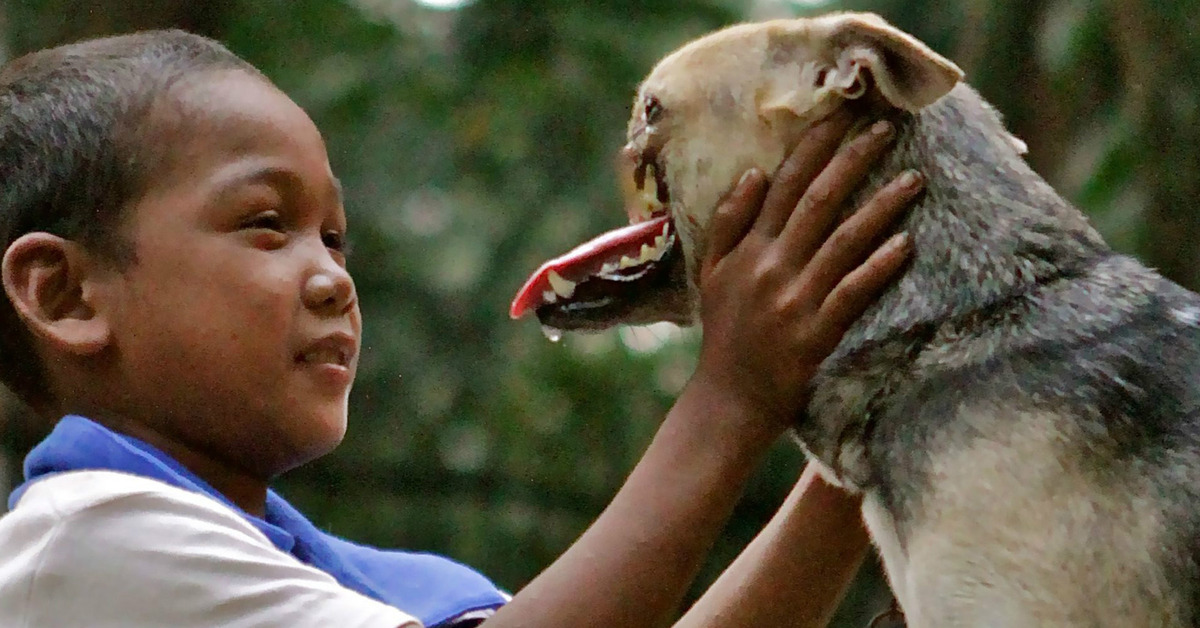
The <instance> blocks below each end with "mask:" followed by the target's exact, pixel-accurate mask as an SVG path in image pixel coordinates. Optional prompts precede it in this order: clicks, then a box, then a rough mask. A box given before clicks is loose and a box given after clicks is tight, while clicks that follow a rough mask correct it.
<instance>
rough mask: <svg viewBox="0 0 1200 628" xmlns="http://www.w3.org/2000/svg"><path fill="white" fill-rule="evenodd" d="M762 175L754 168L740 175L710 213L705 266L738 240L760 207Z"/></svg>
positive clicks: (764, 180) (727, 251) (764, 178)
mask: <svg viewBox="0 0 1200 628" xmlns="http://www.w3.org/2000/svg"><path fill="white" fill-rule="evenodd" d="M765 194H766V177H764V176H763V173H762V171H761V170H759V169H758V168H751V169H750V170H747V171H746V174H744V175H742V178H741V180H739V181H738V184H737V186H735V187H734V188H733V192H731V193H730V194H729V196H728V197H727V198H726V199H725V200H723V201H722V202H721V203H720V204H719V205H717V209H716V210H715V211H714V212H713V216H712V219H711V220H710V221H709V224H708V237H707V241H708V246H707V248H706V250H705V252H704V257H705V259H706V260H707V264H706V265H707V266H711V265H713V264H716V263H717V262H718V261H720V259H721V258H723V257H725V256H726V255H728V254H729V252H730V251H732V250H733V249H734V247H736V246H737V245H738V243H739V242H741V241H742V238H743V237H745V235H746V233H747V232H748V231H749V230H750V226H751V225H752V224H754V219H755V217H756V216H758V213H759V208H761V207H762V200H763V196H764V195H765Z"/></svg>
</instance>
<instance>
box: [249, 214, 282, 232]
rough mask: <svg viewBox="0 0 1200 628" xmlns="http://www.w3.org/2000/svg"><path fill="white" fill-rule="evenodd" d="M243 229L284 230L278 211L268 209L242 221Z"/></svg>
mask: <svg viewBox="0 0 1200 628" xmlns="http://www.w3.org/2000/svg"><path fill="white" fill-rule="evenodd" d="M242 228H243V229H267V230H270V231H280V232H282V231H284V226H283V217H282V216H280V215H279V212H275V211H269V212H263V213H261V214H257V215H255V216H254V217H253V218H251V219H250V220H247V221H246V222H244V223H242Z"/></svg>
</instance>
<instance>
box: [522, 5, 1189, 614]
mask: <svg viewBox="0 0 1200 628" xmlns="http://www.w3.org/2000/svg"><path fill="white" fill-rule="evenodd" d="M960 79H961V72H960V71H959V70H958V68H957V67H955V66H954V65H953V64H952V63H950V62H949V61H947V60H946V59H944V58H942V57H940V56H938V55H937V54H936V53H934V52H933V51H931V50H930V49H929V48H927V47H926V46H924V45H923V44H921V43H920V42H918V41H916V40H915V39H913V38H912V37H910V36H908V35H906V34H904V33H902V32H900V31H898V30H896V29H895V28H893V27H891V26H889V25H888V24H886V23H885V22H884V21H883V20H881V19H879V18H878V17H876V16H873V15H864V14H847V13H843V14H834V15H829V16H824V17H820V18H815V19H799V20H787V21H774V22H766V23H759V24H744V25H739V26H734V27H732V28H728V29H726V30H723V31H719V32H717V33H714V34H711V35H709V36H706V37H704V38H702V39H699V40H697V41H694V42H692V43H690V44H688V45H686V46H684V47H683V48H681V49H680V50H678V51H676V52H675V53H673V54H671V55H670V56H668V57H667V58H665V59H664V60H663V61H662V62H660V63H659V65H658V66H657V67H656V68H655V69H654V70H653V72H652V73H651V74H650V76H649V77H648V78H647V79H646V80H645V82H644V83H643V85H642V86H641V89H640V90H639V93H638V96H637V100H636V102H635V107H634V117H633V120H632V122H631V124H630V128H629V141H630V145H629V148H630V149H631V150H632V151H633V153H634V154H635V155H636V156H637V164H636V165H635V168H634V170H633V173H632V177H631V178H632V179H633V186H634V187H635V188H636V190H638V191H640V194H641V196H640V198H639V199H638V200H637V205H636V207H635V208H634V209H633V210H632V211H631V215H632V216H633V217H634V219H635V220H634V224H631V225H630V226H629V227H626V228H623V229H620V230H617V231H615V232H612V233H609V234H605V235H603V236H601V237H599V238H597V239H596V240H593V241H592V242H589V243H586V244H584V245H581V246H580V247H579V248H577V249H575V250H573V251H571V252H570V253H568V254H566V255H564V256H562V257H560V258H557V259H555V260H551V261H550V262H547V264H546V265H545V266H543V267H542V268H541V269H540V270H539V271H538V272H537V273H535V274H534V275H533V277H531V278H530V280H529V283H528V284H527V285H526V287H525V288H524V289H523V290H522V292H521V293H519V294H518V297H517V300H516V301H514V306H513V314H514V315H520V314H521V313H522V312H524V311H527V310H531V309H532V310H536V312H537V315H538V317H539V318H540V319H541V320H542V322H543V324H545V325H548V326H551V327H554V328H559V329H568V330H572V329H600V328H605V327H609V326H612V325H616V324H622V323H644V322H650V321H659V320H669V321H675V322H680V323H684V324H686V323H690V322H691V321H693V320H694V319H695V306H696V299H695V295H696V290H695V287H694V285H693V282H692V281H691V279H692V278H693V277H694V273H695V268H694V263H695V260H696V259H697V257H698V253H697V247H699V246H702V245H703V243H702V242H701V241H700V234H701V233H702V232H703V227H704V225H705V223H706V222H707V220H708V218H709V216H710V215H711V213H712V212H713V210H714V207H715V205H716V203H717V200H718V198H719V196H720V195H721V194H722V193H724V192H725V191H726V190H728V189H729V188H730V187H731V186H732V183H733V182H734V181H735V180H736V179H737V177H738V176H739V175H740V174H741V173H742V172H743V171H744V170H746V169H747V168H750V167H752V166H757V167H758V168H761V169H763V170H764V171H766V172H770V171H771V170H772V169H773V168H775V167H776V166H777V164H778V163H779V162H780V160H781V159H782V157H783V156H784V154H785V151H786V149H787V147H788V146H789V145H790V142H791V141H792V140H793V139H794V138H795V137H796V135H797V134H798V132H799V131H800V130H802V129H804V128H806V127H807V126H809V125H811V124H813V123H814V122H815V121H816V120H818V119H820V118H821V117H822V116H824V115H826V114H827V113H829V112H830V111H832V110H833V108H835V107H839V106H843V105H844V104H845V103H847V102H848V101H856V104H857V103H864V102H872V101H873V102H877V103H882V104H883V106H884V107H885V108H886V109H888V110H889V111H890V112H891V115H893V118H894V119H895V120H896V121H897V128H898V143H897V145H896V148H895V150H894V151H893V153H892V154H891V155H890V157H888V158H886V160H885V163H884V164H882V165H881V166H880V167H879V168H878V171H877V172H876V174H875V177H874V179H873V183H872V184H870V185H868V186H867V189H865V190H864V191H863V195H864V196H863V198H865V195H867V194H869V193H870V192H871V191H873V189H875V188H876V187H878V186H879V185H881V184H882V183H883V182H885V181H888V180H890V179H891V178H892V177H893V176H895V175H896V174H897V173H899V172H900V171H901V170H903V169H908V168H914V169H917V170H919V171H921V172H922V173H924V174H925V175H926V178H927V186H926V189H927V192H926V194H925V196H924V197H923V199H922V200H921V201H920V202H919V204H918V205H917V206H916V207H915V208H914V209H913V210H912V212H911V214H910V215H909V217H908V218H907V219H906V222H905V223H904V224H903V226H902V228H903V229H905V230H906V231H907V232H908V233H909V234H910V235H911V236H912V238H913V244H914V258H913V261H912V264H911V266H910V268H909V269H908V270H907V271H906V273H905V275H904V276H903V277H902V278H901V279H900V280H899V282H898V283H897V284H896V285H895V286H894V287H892V288H891V289H890V290H889V291H888V292H887V293H886V294H885V295H884V296H883V297H882V298H881V300H880V301H879V302H878V303H877V305H876V306H874V307H873V308H872V309H871V310H869V311H868V312H867V313H866V314H865V315H864V317H863V318H862V319H861V320H860V321H859V322H858V323H857V324H856V325H855V326H854V327H853V328H852V329H851V330H850V331H849V333H848V334H847V335H846V337H845V338H844V339H843V341H842V342H841V344H840V345H839V346H838V348H837V350H836V352H835V353H834V354H833V355H832V356H831V357H830V358H829V359H828V360H827V361H826V362H825V363H824V364H823V365H822V368H821V371H820V373H819V375H818V377H817V378H816V380H815V381H814V383H813V396H812V402H811V404H810V406H809V408H808V412H807V414H806V416H804V417H803V418H802V419H800V420H799V421H798V422H797V424H796V427H795V433H796V436H797V437H798V439H799V441H800V443H801V444H802V445H803V446H804V448H805V449H806V451H807V452H808V453H809V454H810V455H811V457H812V458H813V459H815V460H816V461H818V462H819V463H820V464H822V465H823V466H824V470H825V472H826V474H827V476H828V477H830V478H832V479H833V480H834V481H837V482H839V483H841V484H842V485H844V486H846V487H848V488H850V489H852V490H855V491H861V492H862V493H863V495H864V507H863V511H864V516H865V518H866V521H867V523H868V525H869V527H870V531H871V534H872V536H873V538H874V541H875V543H876V544H877V546H878V548H879V550H880V553H881V555H882V557H883V561H884V566H885V569H886V571H887V573H888V577H889V580H890V581H891V585H892V587H893V589H894V590H895V592H896V595H897V597H898V599H899V600H900V602H901V605H902V607H903V609H904V611H905V614H906V616H907V620H908V623H909V625H910V626H913V627H917V628H919V627H925V626H989V627H992V626H995V627H1001V626H1003V627H1009V626H1012V627H1031V626H1071V627H1083V626H1114V627H1116V626H1120V627H1123V628H1133V627H1137V628H1142V627H1146V628H1149V627H1181V626H1200V564H1198V561H1200V297H1198V296H1197V295H1195V294H1192V293H1190V292H1188V291H1186V290H1184V289H1182V288H1180V287H1179V286H1177V285H1175V284H1173V283H1171V282H1169V281H1167V280H1165V279H1163V278H1162V277H1160V276H1159V275H1157V274H1156V273H1155V272H1154V271H1152V270H1149V269H1147V268H1146V267H1144V266H1142V265H1141V264H1139V263H1138V262H1137V261H1135V260H1133V259H1130V258H1129V257H1126V256H1123V255H1119V254H1116V253H1114V252H1113V251H1112V250H1111V249H1110V248H1109V247H1108V246H1106V245H1105V244H1104V242H1102V241H1101V239H1100V237H1099V236H1098V235H1097V234H1096V232H1095V231H1094V230H1093V229H1092V228H1091V227H1090V226H1089V225H1088V223H1087V221H1086V219H1085V218H1084V216H1083V215H1082V214H1081V213H1080V212H1079V211H1078V210H1076V209H1075V208H1074V207H1072V206H1071V205H1070V204H1068V203H1067V202H1066V201H1065V200H1063V199H1062V198H1061V197H1060V196H1059V195H1058V194H1056V193H1055V192H1054V190H1052V189H1051V188H1050V186H1049V185H1047V184H1046V183H1045V182H1044V181H1043V180H1042V179H1041V178H1039V177H1038V176H1037V175H1036V174H1035V173H1034V172H1033V171H1032V170H1031V169H1030V168H1029V167H1028V166H1027V165H1026V164H1025V162H1024V161H1023V160H1022V158H1021V153H1022V152H1023V147H1022V146H1021V144H1020V142H1019V141H1018V140H1016V139H1015V138H1014V137H1012V136H1011V135H1010V134H1009V133H1008V132H1007V131H1006V130H1005V129H1004V127H1003V125H1002V123H1001V121H1000V119H999V117H998V116H997V115H996V113H995V112H994V111H993V110H992V109H991V108H990V107H989V106H988V105H987V104H986V103H985V102H984V101H983V100H982V99H981V98H980V97H979V95H978V94H977V93H976V92H975V91H973V90H972V89H971V88H969V87H968V86H966V85H965V84H962V83H960ZM863 109H864V112H870V114H871V115H872V116H876V115H879V114H880V109H879V108H878V107H877V106H872V107H864V108H863ZM867 119H873V118H868V116H866V115H864V121H865V120H867ZM860 200H861V199H860Z"/></svg>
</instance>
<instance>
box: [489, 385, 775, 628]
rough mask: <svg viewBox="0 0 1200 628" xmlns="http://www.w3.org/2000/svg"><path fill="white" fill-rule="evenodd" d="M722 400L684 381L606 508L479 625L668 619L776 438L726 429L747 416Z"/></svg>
mask: <svg viewBox="0 0 1200 628" xmlns="http://www.w3.org/2000/svg"><path fill="white" fill-rule="evenodd" d="M727 401H728V400H727V399H724V398H721V397H720V396H719V394H715V393H713V392H712V391H709V390H706V387H704V386H697V385H689V386H688V387H687V388H686V389H685V391H684V392H683V394H682V395H681V396H680V398H679V400H678V401H677V402H676V404H675V407H674V408H672V410H671V412H670V413H669V414H668V415H667V418H666V420H665V421H664V422H663V425H662V426H661V427H660V429H659V431H658V433H657V434H656V436H655V437H654V440H653V441H652V442H651V444H650V446H649V448H648V449H647V451H646V454H645V456H644V457H643V458H642V460H641V462H640V463H639V464H638V465H637V466H636V467H635V468H634V470H633V472H632V473H631V474H630V476H629V478H628V479H627V480H626V483H625V485H624V486H623V487H622V488H621V490H620V491H619V492H618V493H617V495H616V497H615V498H614V499H613V501H612V503H611V504H610V505H609V506H608V508H607V509H605V511H604V512H603V514H601V515H600V517H599V518H598V519H597V520H596V522H595V523H593V524H592V526H591V527H590V528H589V529H588V530H587V531H586V532H585V533H584V534H583V535H582V536H581V537H580V538H579V540H578V541H576V542H575V544H574V545H573V546H572V547H571V548H570V549H569V550H568V551H567V552H566V553H565V554H563V556H562V557H560V558H559V559H558V560H557V561H555V562H554V564H553V565H551V566H550V567H549V568H548V569H547V570H546V571H545V572H543V573H542V574H541V575H540V576H538V577H537V578H536V579H535V580H533V582H531V583H530V584H529V585H528V586H526V587H525V588H524V589H522V590H521V591H520V592H519V593H518V594H517V595H516V596H515V597H514V598H513V600H512V601H511V602H510V603H509V604H508V605H506V606H505V607H504V608H502V609H501V610H500V612H499V613H497V614H496V615H495V616H494V617H493V618H491V619H489V620H488V621H487V622H485V624H484V625H485V626H487V627H488V628H503V627H505V626H509V625H512V626H522V627H523V628H537V627H540V626H546V627H550V626H553V627H555V628H560V627H561V626H576V627H584V626H597V627H600V626H604V627H606V628H608V627H611V626H622V627H631V628H636V627H638V626H662V625H665V624H667V623H669V622H670V618H671V617H672V616H674V614H675V613H677V612H678V610H679V604H680V601H681V600H682V598H683V595H684V593H685V592H686V590H687V588H688V586H689V584H690V583H691V581H692V579H693V578H694V577H695V574H696V573H697V571H698V570H699V567H700V565H701V563H702V561H703V559H704V556H705V555H706V554H707V553H708V551H709V549H710V548H711V546H712V543H713V541H714V540H715V539H716V537H717V535H718V534H719V533H720V531H721V530H722V528H723V527H724V524H725V522H726V521H727V519H728V518H729V516H730V514H731V513H732V510H733V507H734V505H735V504H736V502H737V500H738V498H739V497H740V495H741V493H742V489H743V488H744V486H745V484H746V481H747V478H748V477H749V475H750V473H751V472H752V470H753V468H754V467H755V466H756V465H757V463H758V462H759V461H760V460H761V458H762V455H763V454H764V453H765V451H766V449H767V447H768V445H769V444H770V441H771V440H773V436H774V435H772V434H769V433H765V432H764V433H763V434H761V435H755V436H752V437H749V438H747V437H746V435H745V434H742V435H741V438H733V437H732V436H731V435H727V434H725V433H724V431H727V430H728V427H727V426H730V425H735V424H739V423H740V424H742V425H745V421H739V420H737V419H738V418H740V417H739V416H738V414H739V413H740V412H741V409H739V408H737V407H734V406H733V405H731V404H730V403H727ZM697 417H703V418H702V419H701V420H697ZM697 425H701V426H704V429H697ZM710 427H711V429H709V428H710Z"/></svg>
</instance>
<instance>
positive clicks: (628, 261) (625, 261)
mask: <svg viewBox="0 0 1200 628" xmlns="http://www.w3.org/2000/svg"><path fill="white" fill-rule="evenodd" d="M637 265H638V262H637V260H635V259H633V258H632V257H629V256H628V255H622V256H621V261H620V263H619V264H618V265H617V268H632V267H634V266H637Z"/></svg>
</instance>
